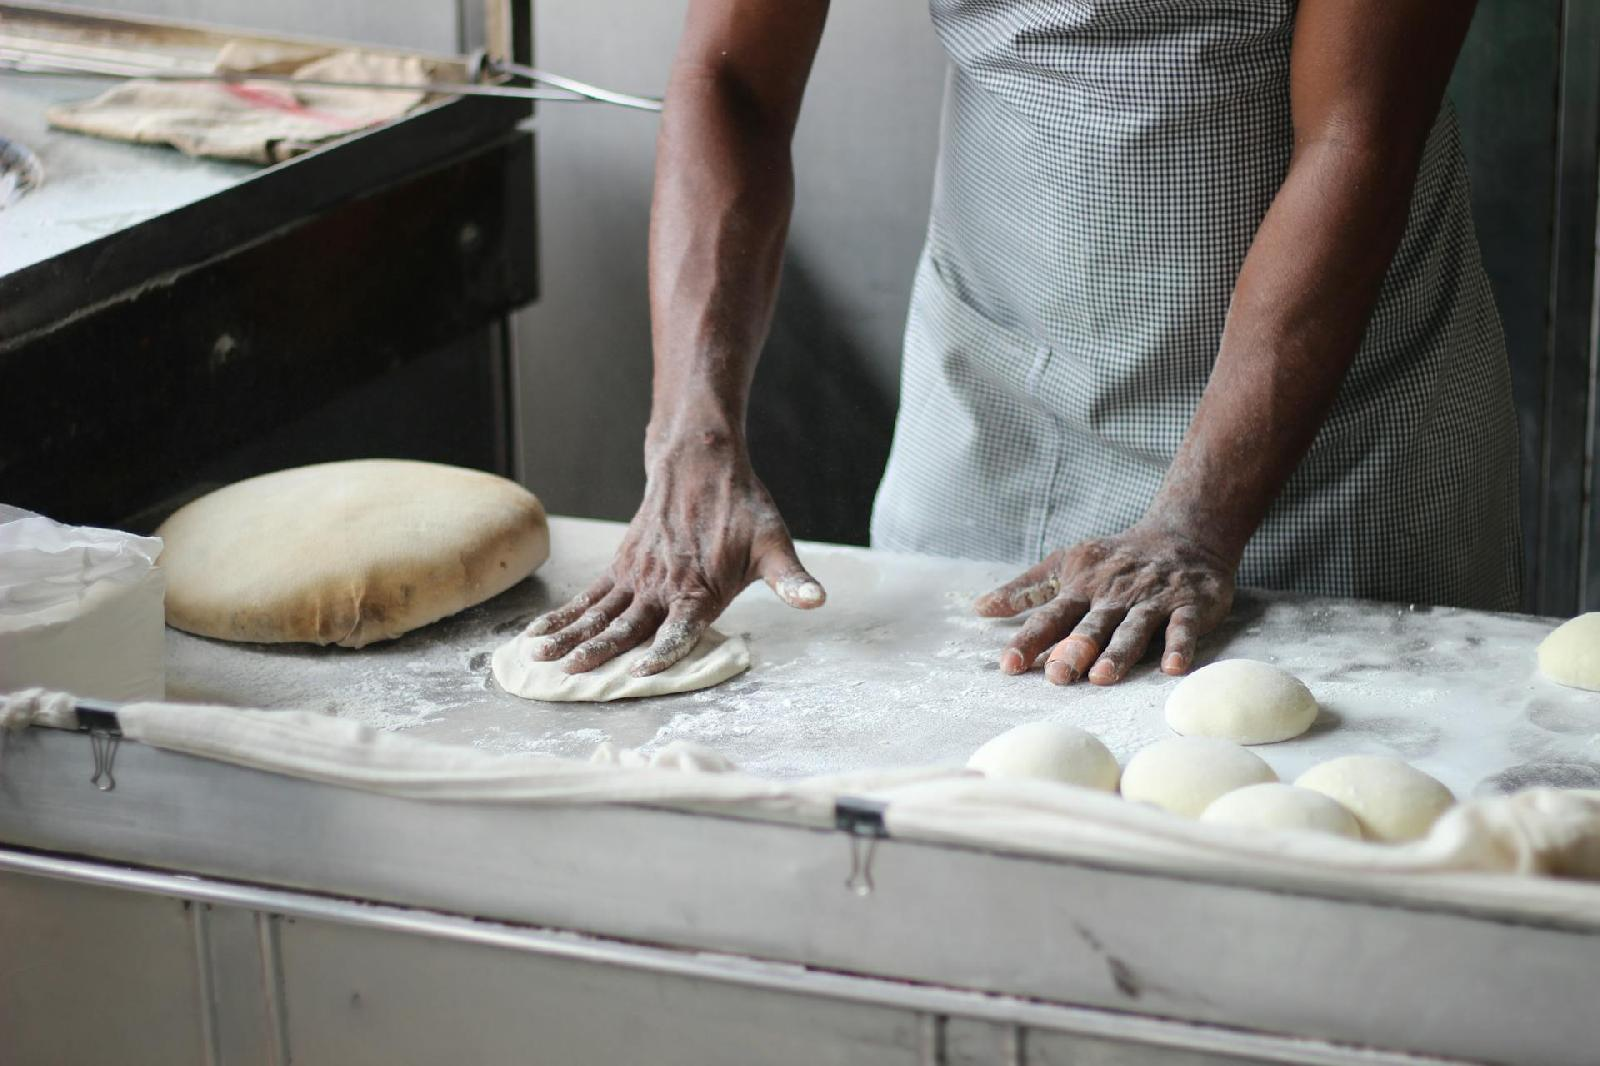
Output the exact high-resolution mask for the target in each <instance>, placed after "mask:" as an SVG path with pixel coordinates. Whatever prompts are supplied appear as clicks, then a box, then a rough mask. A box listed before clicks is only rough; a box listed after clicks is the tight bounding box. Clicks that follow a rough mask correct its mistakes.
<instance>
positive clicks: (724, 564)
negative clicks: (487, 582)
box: [527, 442, 827, 677]
mask: <svg viewBox="0 0 1600 1066" xmlns="http://www.w3.org/2000/svg"><path fill="white" fill-rule="evenodd" d="M701 443H702V442H696V444H697V445H700V444H701ZM757 579H760V580H763V581H765V582H766V583H767V584H768V585H769V586H771V588H772V591H773V592H775V593H777V595H778V598H779V599H781V600H783V602H785V603H787V604H788V605H789V606H791V607H798V608H801V609H803V610H810V609H811V608H815V607H821V606H822V604H823V601H824V600H825V599H826V598H827V595H826V593H824V592H823V589H822V585H821V584H820V583H819V582H818V581H817V579H816V578H814V577H812V576H811V575H810V574H809V573H807V572H806V569H805V567H803V566H801V565H800V559H799V557H798V556H797V555H796V554H795V550H794V541H793V540H792V539H790V537H789V530H788V527H786V526H785V525H784V523H783V518H782V516H780V515H779V514H778V508H777V507H776V506H775V505H774V504H773V502H772V496H771V495H770V494H769V493H768V492H767V489H766V486H765V485H763V484H761V481H760V479H759V478H757V477H756V475H755V471H754V470H752V469H751V467H750V462H749V459H748V457H747V456H745V455H744V453H743V448H742V447H737V448H735V447H730V446H727V445H726V444H725V443H721V442H719V447H717V448H707V447H703V446H697V447H694V448H681V447H680V448H669V449H666V450H664V451H662V452H660V453H658V454H655V455H652V456H651V461H650V466H649V477H648V480H647V481H646V484H645V492H644V502H643V503H641V504H640V505H639V511H638V513H637V514H635V515H634V517H633V521H632V522H631V523H630V524H629V525H628V532H627V535H626V536H625V537H624V538H623V541H622V546H621V547H620V548H618V549H617V554H616V557H615V558H614V559H613V560H612V561H611V566H610V568H609V569H608V570H607V571H606V573H605V575H604V576H602V577H601V578H600V579H599V580H598V581H596V582H595V583H594V584H592V585H590V586H589V587H588V588H587V589H586V590H584V591H583V592H582V593H581V594H579V595H577V596H574V597H573V598H572V599H570V600H568V601H567V602H566V603H564V604H562V605H561V606H560V607H557V608H556V609H555V610H553V611H550V612H549V613H548V614H544V615H541V616H540V617H539V618H536V619H535V620H534V621H533V622H532V624H530V625H529V626H528V629H527V633H528V635H529V636H530V637H543V638H544V639H543V640H540V641H536V642H535V643H534V645H533V656H534V658H536V659H541V660H546V661H548V660H552V659H560V658H562V657H563V656H566V661H565V662H564V663H563V668H564V669H565V670H566V671H567V672H568V673H571V674H577V673H582V672H584V671H586V670H592V669H594V668H595V667H597V666H599V665H600V664H601V663H604V662H608V661H610V660H611V659H614V658H616V657H617V656H618V655H621V654H622V653H623V652H625V651H628V650H630V649H632V648H635V647H637V646H639V645H640V644H643V643H644V642H645V641H647V640H651V639H652V638H654V640H653V642H652V643H651V645H650V650H649V652H648V653H647V654H646V655H645V656H644V658H642V659H641V660H640V661H639V662H638V663H637V664H636V665H635V666H634V667H633V669H632V671H631V672H632V673H633V675H634V676H635V677H648V676H649V675H651V674H656V673H660V672H661V671H662V670H665V669H666V668H667V667H669V666H671V665H672V664H673V663H675V662H677V661H678V660H679V659H682V658H683V657H684V656H685V655H687V654H689V652H690V651H691V650H692V649H693V648H694V646H695V643H696V642H697V641H699V639H700V634H701V633H703V632H705V629H706V627H707V626H709V625H710V624H711V623H712V622H714V621H715V620H716V618H717V616H718V615H720V614H721V613H722V612H723V610H724V609H725V608H726V607H727V606H728V604H729V603H731V602H732V601H733V598H734V597H735V596H737V595H738V594H739V593H740V592H741V591H743V590H744V588H745V587H746V586H747V585H749V584H751V583H752V582H754V581H756V580H757Z"/></svg>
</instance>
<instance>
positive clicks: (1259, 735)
mask: <svg viewBox="0 0 1600 1066" xmlns="http://www.w3.org/2000/svg"><path fill="white" fill-rule="evenodd" d="M1316 717H1317V700H1316V697H1314V696H1312V695H1311V690H1310V689H1308V688H1306V687H1305V686H1304V685H1302V684H1301V683H1300V680H1299V679H1298V678H1296V677H1295V676H1294V675H1293V674H1290V673H1289V672H1287V671H1285V670H1280V669H1278V668H1277V667H1276V666H1273V665H1272V664H1271V663H1259V662H1256V661H1254V660H1252V659H1223V660H1222V661H1221V662H1215V663H1212V664H1211V665H1210V666H1203V667H1201V668H1200V669H1198V670H1196V671H1195V672H1194V673H1192V674H1190V675H1189V676H1188V677H1186V678H1184V679H1183V680H1182V681H1180V682H1178V684H1177V686H1176V687H1175V688H1173V690H1172V695H1170V696H1168V697H1167V725H1169V726H1171V727H1172V731H1173V732H1175V733H1180V734H1182V735H1183V736H1186V737H1218V738H1220V739H1222V740H1231V741H1233V742H1234V743H1236V744H1274V743H1276V742H1278V741H1280V740H1292V739H1293V738H1295V737H1297V736H1299V735H1300V734H1301V733H1304V732H1305V731H1306V730H1307V729H1310V728H1311V723H1312V722H1313V721H1315V720H1316Z"/></svg>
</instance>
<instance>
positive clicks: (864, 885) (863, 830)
mask: <svg viewBox="0 0 1600 1066" xmlns="http://www.w3.org/2000/svg"><path fill="white" fill-rule="evenodd" d="M888 809H889V805H888V804H887V803H884V802H883V801H882V800H869V799H860V798H858V797H855V796H843V797H841V798H839V799H837V800H835V801H834V804H833V824H834V826H835V827H836V828H838V829H841V830H843V831H844V832H846V833H848V834H850V875H849V876H848V877H846V878H845V880H844V887H845V888H848V889H849V890H850V891H852V892H854V893H855V894H856V895H858V896H870V895H871V894H872V890H873V884H872V859H873V856H874V855H875V854H876V852H877V850H878V841H880V840H883V839H884V838H886V837H887V836H888V835H889V829H888V827H887V826H886V825H885V824H884V820H883V815H884V812H885V811H887V810H888Z"/></svg>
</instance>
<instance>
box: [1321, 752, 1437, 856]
mask: <svg viewBox="0 0 1600 1066" xmlns="http://www.w3.org/2000/svg"><path fill="white" fill-rule="evenodd" d="M1295 784H1296V785H1298V786H1299V787H1300V788H1309V789H1310V790H1311V791H1313V792H1320V793H1322V794H1323V795H1324V796H1327V797H1328V798H1330V799H1334V800H1337V801H1338V802H1339V803H1341V804H1343V805H1344V807H1345V809H1346V810H1348V811H1349V812H1350V813H1351V814H1353V815H1355V816H1356V821H1357V822H1359V823H1360V825H1361V833H1362V835H1363V836H1365V837H1366V838H1367V839H1368V840H1381V841H1386V842H1388V843H1391V844H1398V843H1401V842H1403V841H1407V840H1417V839H1418V838H1420V837H1424V836H1426V835H1427V833H1428V830H1429V829H1431V828H1433V823H1434V822H1436V821H1438V820H1439V816H1440V815H1441V814H1443V813H1444V812H1445V811H1446V810H1448V809H1449V808H1450V807H1452V806H1454V804H1455V802H1456V798H1455V797H1454V796H1452V795H1451V794H1450V790H1449V789H1448V788H1445V787H1444V785H1442V784H1440V783H1439V782H1438V781H1436V780H1435V779H1433V778H1432V777H1429V776H1428V775H1427V774H1425V773H1423V772H1422V771H1421V770H1418V769H1417V768H1416V767H1414V766H1411V765H1408V764H1407V763H1404V762H1402V761H1400V760H1399V759H1396V758H1393V757H1391V756H1388V755H1345V756H1343V757H1341V758H1338V759H1329V760H1328V761H1327V762H1325V763H1318V764H1317V765H1316V766H1313V767H1312V768H1311V769H1309V770H1307V771H1306V772H1305V773H1303V774H1301V775H1300V777H1299V779H1298V780H1296V781H1295Z"/></svg>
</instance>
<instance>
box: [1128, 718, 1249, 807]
mask: <svg viewBox="0 0 1600 1066" xmlns="http://www.w3.org/2000/svg"><path fill="white" fill-rule="evenodd" d="M1277 779H1278V775H1277V774H1275V773H1273V772H1272V767H1270V766H1268V765H1267V764H1266V762H1265V761H1264V760H1263V759H1262V758H1261V756H1259V755H1257V754H1256V753H1255V752H1253V751H1250V750H1249V749H1248V748H1242V747H1240V746H1239V745H1237V744H1235V743H1234V742H1233V741H1231V740H1218V739H1216V738H1215V737H1169V738H1168V739H1166V740H1159V741H1157V742H1156V743H1154V744H1152V745H1150V746H1149V747H1148V748H1145V749H1143V750H1142V751H1140V752H1139V753H1138V754H1137V755H1135V756H1134V757H1133V758H1131V759H1129V760H1128V765H1127V766H1126V767H1125V768H1124V769H1123V771H1122V795H1123V797H1124V798H1126V799H1130V800H1134V801H1136V802H1139V803H1153V804H1155V805H1156V806H1157V807H1160V808H1162V809H1163V810H1167V811H1171V812H1172V813H1173V814H1181V815H1183V816H1184V817H1185V818H1198V817H1200V812H1201V811H1204V810H1205V809H1206V807H1207V806H1208V805H1209V804H1210V803H1211V801H1212V800H1214V799H1216V798H1217V797H1218V796H1221V795H1222V794H1224V793H1226V792H1232V791H1233V790H1234V789H1236V788H1243V787H1245V786H1246V785H1255V784H1259V783H1261V782H1263V781H1276V780H1277Z"/></svg>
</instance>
